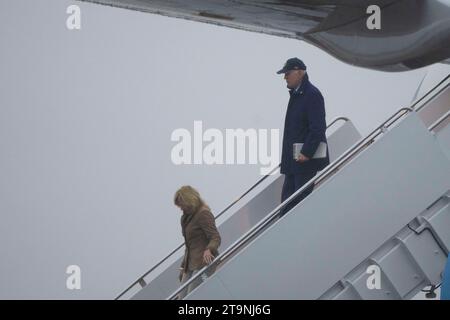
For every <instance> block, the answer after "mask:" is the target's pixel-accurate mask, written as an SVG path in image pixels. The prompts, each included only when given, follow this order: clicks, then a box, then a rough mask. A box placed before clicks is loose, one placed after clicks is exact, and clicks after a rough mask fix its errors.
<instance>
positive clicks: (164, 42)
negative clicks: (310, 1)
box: [0, 0, 449, 299]
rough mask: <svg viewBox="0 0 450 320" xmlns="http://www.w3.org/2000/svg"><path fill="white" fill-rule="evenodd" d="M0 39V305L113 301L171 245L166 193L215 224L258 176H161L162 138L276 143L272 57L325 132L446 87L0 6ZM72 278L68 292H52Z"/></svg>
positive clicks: (278, 121)
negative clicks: (75, 276)
mask: <svg viewBox="0 0 450 320" xmlns="http://www.w3.org/2000/svg"><path fill="white" fill-rule="evenodd" d="M71 4H77V5H79V6H80V8H81V27H82V28H81V30H79V31H70V30H68V29H67V28H66V19H67V16H68V15H67V14H66V8H67V7H68V6H69V5H71ZM0 35H1V36H0V41H1V50H0V152H1V153H0V155H1V157H0V214H1V222H0V284H1V285H0V298H2V299H15V298H27V299H35V298H37V299H48V298H58V299H80V298H83V299H111V298H114V297H115V296H116V295H117V294H119V293H120V292H121V291H122V290H123V289H124V288H126V287H127V286H128V285H129V284H130V283H131V282H133V281H134V280H136V278H137V277H138V276H140V275H141V274H142V273H144V272H145V271H147V270H148V269H149V268H150V267H151V266H152V265H154V264H155V263H156V262H157V261H158V260H159V259H161V258H163V257H164V255H165V254H166V253H167V252H168V251H169V250H171V249H173V248H174V247H175V246H176V245H178V244H179V243H181V242H182V237H181V235H180V227H179V218H180V212H179V210H178V209H177V208H175V207H174V206H173V204H172V197H173V194H174V192H175V191H176V190H177V188H178V187H180V186H181V185H184V184H192V185H193V186H195V187H196V188H198V190H199V191H200V193H201V194H202V196H203V197H204V199H205V200H206V201H207V202H208V204H209V205H210V206H211V207H212V209H213V211H214V212H215V213H218V212H219V211H221V210H222V209H223V208H224V207H226V205H228V204H229V203H230V202H231V201H232V200H234V199H235V198H236V197H237V196H239V195H240V194H241V193H242V192H243V191H245V189H246V188H248V187H249V186H250V185H251V184H252V183H254V182H255V181H256V180H257V179H258V178H260V175H259V169H260V166H259V165H228V166H225V165H223V166H220V165H215V166H207V165H202V166H199V165H192V166H175V165H174V164H173V163H172V162H171V160H170V152H171V149H172V147H173V146H174V145H175V143H174V142H172V141H171V140H170V136H171V133H172V132H173V130H175V129H177V128H186V129H188V130H190V131H191V132H192V130H193V121H194V120H201V121H203V127H204V130H205V129H207V128H217V129H220V130H222V131H223V132H224V130H225V129H226V128H230V129H234V128H243V129H248V128H254V129H272V128H273V129H280V130H281V131H280V135H281V133H282V126H283V123H284V115H285V111H286V105H287V101H288V97H289V95H288V92H287V90H286V87H285V82H284V80H283V77H282V76H280V75H276V74H275V71H276V70H278V69H280V68H281V67H282V65H283V64H284V62H285V60H286V59H287V58H289V57H292V56H298V57H300V58H301V59H303V61H304V62H305V63H306V65H307V66H308V73H309V76H310V80H311V81H312V83H313V84H315V85H316V86H317V87H318V88H319V89H320V90H321V91H322V93H323V95H324V97H325V103H326V111H327V121H328V122H329V121H330V120H332V119H333V118H335V117H336V116H340V115H343V116H347V117H350V118H351V120H352V121H353V122H354V124H355V125H356V127H357V128H358V129H359V131H360V132H361V133H362V134H367V133H368V132H369V131H370V130H372V129H373V128H374V127H375V126H377V125H378V124H379V123H380V122H381V121H383V120H384V119H386V118H387V117H388V116H389V115H390V114H392V113H393V112H394V111H396V110H397V109H399V108H401V107H405V106H408V105H409V103H410V102H411V99H412V98H413V96H414V93H415V90H416V88H417V86H418V84H419V82H420V80H421V79H422V78H423V77H424V76H425V74H427V76H426V78H425V81H424V85H423V88H422V89H421V91H422V92H423V91H425V90H426V89H428V88H430V87H431V86H432V85H433V84H435V83H436V82H437V81H439V79H440V78H441V77H442V76H443V75H444V74H446V73H448V72H449V66H445V65H442V64H438V65H434V66H431V67H429V68H422V69H419V70H415V71H409V72H402V73H386V72H377V71H373V70H365V69H361V68H357V67H353V66H350V65H347V64H344V63H342V62H340V61H338V60H336V59H335V58H333V57H331V56H330V55H328V54H326V53H325V52H322V51H321V50H319V49H317V48H315V47H313V46H311V45H308V44H306V43H303V42H299V41H296V40H292V39H283V38H277V37H274V36H268V35H263V34H255V33H250V32H245V31H239V30H233V29H228V28H224V27H218V26H213V25H207V24H201V23H196V22H190V21H185V20H177V19H173V18H166V17H162V16H156V15H150V14H145V13H140V12H134V11H126V10H123V9H116V8H111V7H105V6H98V5H94V4H88V3H80V2H75V1H62V0H40V1H31V0H28V1H27V0H2V1H1V2H0ZM280 139H281V136H280ZM72 264H76V265H79V266H80V267H81V272H82V280H81V282H82V289H81V290H68V289H66V278H67V277H68V275H67V274H66V273H65V272H66V268H67V266H69V265H72Z"/></svg>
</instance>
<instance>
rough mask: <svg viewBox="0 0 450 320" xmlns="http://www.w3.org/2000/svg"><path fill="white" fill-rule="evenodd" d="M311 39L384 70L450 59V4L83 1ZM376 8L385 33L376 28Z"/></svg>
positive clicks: (437, 0) (435, 0)
mask: <svg viewBox="0 0 450 320" xmlns="http://www.w3.org/2000/svg"><path fill="white" fill-rule="evenodd" d="M79 1H86V2H92V3H97V4H101V5H108V6H114V7H119V8H125V9H130V10H137V11H142V12H148V13H153V14H160V15H164V16H169V17H175V18H182V19H188V20H193V21H198V22H204V23H211V24H215V25H220V26H225V27H231V28H237V29H242V30H247V31H252V32H259V33H265V34H270V35H275V36H281V37H287V38H294V39H300V40H305V41H307V42H309V43H311V44H313V45H315V46H317V47H319V48H321V49H323V50H325V51H326V52H328V53H329V54H331V55H333V56H334V57H336V58H338V59H340V60H342V61H344V62H347V63H350V64H353V65H357V66H361V67H365V68H371V69H376V70H384V71H402V70H410V69H415V68H420V67H423V66H426V65H430V64H433V63H436V62H440V61H442V60H445V59H448V58H450V46H449V45H448V43H450V1H448V0H334V1H333V0H328V1H327V0H297V1H285V0H272V1H270V0H259V1H255V0H240V1H239V0H222V1H220V0H164V1H162V0H79ZM370 5H377V6H378V7H379V8H380V11H379V12H380V14H379V21H380V27H381V28H380V29H370V28H369V27H368V20H370V19H372V18H371V16H372V15H373V13H372V11H370V12H368V7H369V6H370Z"/></svg>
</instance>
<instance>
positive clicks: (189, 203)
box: [173, 186, 210, 213]
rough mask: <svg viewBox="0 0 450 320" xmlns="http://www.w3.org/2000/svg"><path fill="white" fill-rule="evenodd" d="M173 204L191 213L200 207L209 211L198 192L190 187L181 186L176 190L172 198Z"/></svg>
mask: <svg viewBox="0 0 450 320" xmlns="http://www.w3.org/2000/svg"><path fill="white" fill-rule="evenodd" d="M173 202H174V204H175V205H176V206H178V207H181V208H183V209H187V210H188V211H189V212H191V213H193V212H197V211H198V210H199V209H200V208H202V207H204V208H206V209H208V210H210V208H209V207H208V205H207V204H206V203H205V202H204V201H203V199H202V198H201V197H200V194H199V193H198V191H197V190H195V189H194V188H192V187H191V186H182V187H181V188H180V189H178V191H177V192H175V196H174V197H173Z"/></svg>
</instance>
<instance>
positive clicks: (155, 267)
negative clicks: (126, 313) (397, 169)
mask: <svg viewBox="0 0 450 320" xmlns="http://www.w3.org/2000/svg"><path fill="white" fill-rule="evenodd" d="M338 121H344V122H347V121H349V118H347V117H342V116H341V117H336V118H334V119H333V120H332V121H331V122H330V124H329V125H328V126H327V129H329V128H330V127H331V126H333V125H334V124H335V123H337V122H338ZM280 166H281V163H280V164H278V166H276V167H274V168H273V169H272V170H271V171H270V172H269V173H268V174H266V175H265V176H264V177H262V178H260V179H259V180H258V181H257V182H256V183H255V184H253V185H252V186H251V187H250V188H249V189H248V190H247V191H245V192H244V193H243V194H242V195H240V196H239V197H238V198H237V199H236V200H234V201H233V202H232V203H231V204H229V205H228V206H227V207H226V208H225V209H223V210H222V211H221V212H220V213H219V214H218V215H217V216H215V217H214V220H217V219H218V218H220V217H221V216H222V215H223V214H224V213H225V212H226V211H228V210H229V209H230V208H231V207H233V206H234V205H235V204H236V203H238V202H239V201H240V200H242V199H243V198H244V197H245V196H246V195H247V194H249V193H250V192H251V191H252V190H254V189H255V188H256V187H257V186H258V185H260V184H261V183H262V182H263V181H264V180H266V179H267V178H268V177H269V176H271V175H272V173H274V172H275V171H276V170H278V168H280ZM183 246H184V242H183V243H182V244H180V245H179V246H178V247H176V248H175V249H174V250H172V251H171V252H170V253H169V254H168V255H167V256H166V257H164V258H163V259H161V260H160V261H159V262H158V263H157V264H155V265H154V266H153V267H152V268H151V269H150V270H148V271H147V272H145V273H144V274H143V275H142V276H140V277H139V278H138V279H137V280H136V281H134V282H133V283H132V284H131V285H130V286H128V287H127V288H126V289H125V290H124V291H122V292H121V293H120V294H119V295H118V296H117V297H116V298H115V300H118V299H120V298H121V297H122V296H123V295H124V294H125V293H127V292H128V291H129V290H130V289H132V288H133V287H134V286H135V285H136V284H138V283H139V284H140V285H141V287H142V288H143V287H145V286H146V285H147V283H146V282H145V280H144V278H145V277H146V276H148V275H149V274H150V273H152V272H153V271H154V270H156V269H157V268H158V267H159V266H160V265H162V264H163V263H164V262H166V261H167V260H168V259H169V258H170V257H171V256H173V255H174V254H175V253H176V252H177V251H178V250H180V249H181V248H183Z"/></svg>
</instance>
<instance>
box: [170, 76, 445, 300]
mask: <svg viewBox="0 0 450 320" xmlns="http://www.w3.org/2000/svg"><path fill="white" fill-rule="evenodd" d="M449 78H450V74H449V75H447V76H446V77H445V78H444V79H443V80H442V81H440V82H439V83H438V84H437V85H435V86H434V87H433V88H432V89H430V90H429V91H428V92H427V93H426V94H425V95H424V96H422V97H421V98H420V99H419V100H418V101H416V102H414V103H413V104H412V105H411V106H410V107H407V108H401V109H399V110H398V111H397V112H395V113H394V114H393V115H392V116H390V117H389V118H388V119H387V120H386V121H384V122H383V123H382V124H381V125H379V126H378V127H377V128H376V129H374V130H373V131H372V132H371V133H370V134H368V135H367V136H366V137H365V138H363V139H361V140H360V141H359V142H357V143H355V144H354V145H353V146H352V147H350V148H349V149H348V150H347V151H346V152H345V153H344V154H342V155H341V156H340V157H339V158H338V159H336V160H335V161H334V162H333V163H331V164H329V165H328V166H327V167H325V169H324V170H323V171H321V172H320V173H319V175H317V176H315V177H314V178H312V179H311V180H310V181H309V182H308V183H306V184H305V185H303V186H302V187H301V188H300V189H299V190H297V191H296V192H294V193H293V194H292V195H291V196H290V197H289V198H288V199H286V200H285V201H284V202H283V203H281V204H280V205H278V206H277V207H276V208H275V209H274V210H272V212H270V213H269V214H268V215H267V216H266V217H265V218H263V219H262V220H261V221H259V222H258V223H257V224H256V225H255V226H254V227H253V228H251V229H250V230H249V231H247V232H246V233H245V234H244V235H242V236H241V237H240V238H239V239H238V240H236V241H235V242H234V243H233V244H232V245H231V246H230V247H228V248H227V249H226V250H225V251H224V252H223V253H222V254H220V255H219V256H218V257H217V258H216V259H215V260H214V261H213V262H212V263H211V264H210V265H207V266H205V267H203V268H202V269H201V270H200V271H199V272H198V273H197V274H195V275H194V276H192V277H191V278H190V279H189V280H188V281H186V282H185V283H184V284H183V285H182V286H180V287H179V288H177V290H175V291H174V292H173V293H172V294H171V295H170V296H169V297H168V298H167V300H171V299H174V298H175V297H176V296H177V295H178V294H179V293H180V292H181V291H182V290H184V289H185V288H187V286H189V285H190V284H191V283H192V282H194V281H195V280H196V279H197V278H198V277H199V276H201V275H202V274H203V273H204V272H206V270H207V269H209V268H211V267H212V266H217V265H218V264H219V263H220V262H222V261H224V260H226V259H227V258H228V257H229V256H231V255H232V254H234V253H235V252H236V251H237V250H238V249H239V248H240V247H242V246H243V245H245V244H246V243H247V241H248V240H250V239H251V238H253V236H255V235H257V234H258V233H259V231H260V230H262V229H264V228H265V227H266V226H267V225H269V223H270V222H272V220H275V218H277V217H278V212H279V211H280V210H281V209H283V208H284V207H286V206H287V205H288V204H290V203H291V202H292V201H293V200H294V199H295V198H296V197H297V196H298V195H299V194H300V193H302V192H303V191H304V190H305V189H306V188H308V187H310V186H311V185H314V184H316V183H319V182H321V181H322V180H324V179H326V178H328V176H330V175H331V174H334V173H335V172H336V169H337V168H339V166H340V165H341V164H343V163H344V162H346V161H347V160H349V159H350V158H352V157H353V156H355V155H356V154H357V153H358V152H359V151H361V150H362V149H363V148H365V147H366V146H367V145H368V143H371V142H372V141H373V139H375V138H376V137H377V136H379V135H380V134H382V133H384V132H385V131H386V130H387V129H388V128H389V127H390V126H391V125H392V124H394V123H395V122H396V121H397V120H398V119H400V118H401V117H402V116H404V115H405V114H407V113H409V112H412V111H415V112H418V111H420V110H421V109H422V108H423V107H424V106H425V105H426V104H427V102H429V101H430V100H431V99H433V98H434V97H435V96H436V95H438V94H440V93H441V92H442V91H443V90H444V89H445V88H446V87H447V86H448V84H447V86H445V87H444V88H442V89H441V90H439V91H438V92H437V93H435V94H434V95H433V96H432V97H431V98H430V99H428V100H427V102H425V103H423V104H422V105H421V106H420V107H419V108H417V109H416V110H414V109H413V108H414V107H415V106H416V105H417V104H418V103H419V102H421V101H422V100H424V98H425V97H427V96H428V95H429V94H430V93H432V92H434V91H435V90H436V88H438V87H439V86H440V85H441V84H442V83H444V82H445V81H446V80H447V79H449ZM401 112H403V113H402V114H400V113H401ZM398 114H400V115H399V116H397V115H398ZM396 116H397V117H396ZM447 116H448V115H444V116H443V117H441V118H444V119H445V118H446V117H447ZM395 117H396V118H395ZM394 118H395V119H394ZM391 120H392V121H391ZM439 120H441V119H439ZM439 120H438V121H439ZM438 121H437V122H438ZM442 121H444V120H443V119H442V120H441V122H442ZM287 214H289V212H288V213H287Z"/></svg>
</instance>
